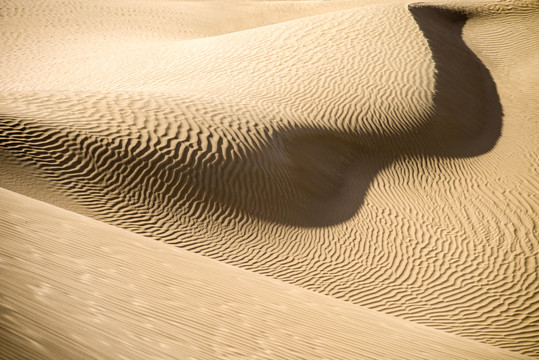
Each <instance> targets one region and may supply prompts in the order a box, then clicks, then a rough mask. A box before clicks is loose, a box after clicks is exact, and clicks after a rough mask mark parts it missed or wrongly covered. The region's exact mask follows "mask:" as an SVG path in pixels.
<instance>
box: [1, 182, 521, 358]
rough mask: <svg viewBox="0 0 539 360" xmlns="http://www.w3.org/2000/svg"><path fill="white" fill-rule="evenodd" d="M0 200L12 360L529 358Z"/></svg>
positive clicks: (38, 206)
mask: <svg viewBox="0 0 539 360" xmlns="http://www.w3.org/2000/svg"><path fill="white" fill-rule="evenodd" d="M0 198H1V199H2V202H1V205H0V214H1V216H2V219H3V222H2V224H1V225H0V234H1V236H2V238H3V239H5V240H4V242H3V247H2V250H1V252H0V255H1V256H2V259H3V261H2V262H1V263H0V269H1V272H2V276H3V289H4V291H5V294H4V296H2V300H0V306H1V308H2V316H3V326H2V328H1V330H0V331H1V334H2V343H3V346H2V349H3V356H2V357H3V358H4V357H6V358H16V359H22V358H30V359H35V358H40V359H46V358H47V359H58V358H66V359H67V358H69V359H73V358H90V357H91V358H94V357H95V358H103V359H109V358H110V359H119V358H128V359H139V358H140V359H148V358H152V359H158V358H159V359H168V358H179V359H187V358H211V359H226V358H234V359H237V358H249V359H255V358H256V359H292V358H302V359H306V358H311V359H320V358H330V359H333V358H340V359H344V358H348V359H358V358H361V359H366V358H384V359H388V358H393V359H394V358H399V359H404V358H410V359H440V358H443V357H446V356H447V355H448V354H450V357H451V358H452V359H472V358H473V359H488V360H491V359H525V358H526V357H525V356H522V355H520V356H519V355H518V354H515V353H511V352H509V351H506V350H502V349H500V348H497V347H494V346H490V345H485V344H481V343H479V342H476V341H471V340H466V339H463V338H460V337H458V336H455V335H450V334H447V333H444V332H442V331H437V330H434V329H431V328H428V327H426V326H421V325H417V324H414V323H411V322H408V321H405V320H402V319H399V318H396V317H392V316H389V315H385V314H382V313H380V312H376V311H372V310H367V309H365V308H363V307H360V306H355V305H353V304H351V303H348V302H345V301H341V300H337V299H334V298H331V297H326V296H323V295H321V294H317V293H314V292H311V291H308V290H305V289H301V288H298V287H295V286H293V285H289V284H286V283H283V282H279V281H276V280H273V279H270V278H267V277H264V276H261V275H257V274H255V273H253V272H250V271H246V270H241V269H238V268H236V267H233V266H230V265H226V264H224V263H222V262H218V261H215V260H211V259H208V258H206V257H202V256H200V255H196V254H192V253H191V252H188V251H185V250H181V249H178V248H171V247H169V246H168V245H166V244H162V243H159V242H156V241H153V240H152V239H148V238H144V237H141V236H138V235H134V234H132V233H129V232H127V231H125V230H120V229H117V228H114V227H112V226H109V225H105V224H102V223H99V222H97V221H95V220H91V219H88V218H85V217H83V216H80V215H77V214H74V213H71V212H68V211H66V210H63V209H59V208H55V207H53V206H51V205H48V204H45V203H40V202H38V201H36V200H33V199H30V198H24V197H23V196H21V195H19V194H15V193H12V192H9V191H7V190H0ZM21 222H23V223H24V227H23V226H21ZM51 264H54V265H53V266H51ZM141 265H142V266H141ZM22 299H24V301H21V300H22ZM44 310H45V311H44ZM21 350H23V351H24V352H21Z"/></svg>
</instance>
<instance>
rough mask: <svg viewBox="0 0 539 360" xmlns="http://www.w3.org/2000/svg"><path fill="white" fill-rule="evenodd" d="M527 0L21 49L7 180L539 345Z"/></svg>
mask: <svg viewBox="0 0 539 360" xmlns="http://www.w3.org/2000/svg"><path fill="white" fill-rule="evenodd" d="M173 3H174V5H170V6H179V5H178V3H175V2H173ZM161 5H162V6H163V7H166V6H168V5H165V4H161ZM189 6H191V5H189ZM317 6H322V5H317ZM334 6H335V7H332V8H331V10H336V9H338V8H340V7H341V6H342V8H346V7H349V3H337V4H335V5H334ZM133 8H136V6H134V7H133ZM538 8H539V7H538V6H537V4H535V3H533V2H510V3H488V2H484V3H464V4H459V3H433V4H427V3H425V4H423V3H421V4H403V3H396V4H382V5H372V6H363V7H357V8H352V9H346V10H341V11H335V12H329V13H326V14H322V15H318V16H314V17H305V18H302V19H298V20H295V21H290V22H283V23H278V24H274V25H271V26H265V27H256V28H251V27H254V26H253V25H252V24H251V25H249V26H247V25H244V26H243V28H242V26H238V27H237V28H235V30H242V29H247V30H244V31H240V32H236V33H230V34H226V35H221V36H215V37H208V38H201V39H192V40H188V41H179V39H178V38H177V37H175V36H173V35H172V34H171V36H170V37H169V38H167V36H166V35H167V31H164V30H162V29H160V30H159V31H157V30H155V31H154V30H152V29H149V28H145V27H142V28H141V29H142V30H140V31H142V32H144V33H145V32H148V33H149V34H158V35H159V39H156V38H155V37H154V38H152V41H147V40H144V39H137V40H136V41H133V42H131V43H129V44H128V45H126V44H121V41H120V40H121V39H120V38H121V37H119V39H118V42H119V45H118V48H117V49H116V48H110V47H106V46H103V47H102V49H101V51H100V50H99V49H100V47H99V46H90V48H91V49H92V51H91V52H83V53H78V54H77V55H76V56H75V55H70V54H66V56H65V58H63V59H62V61H57V60H50V59H47V57H45V58H38V59H32V58H30V59H21V62H22V63H24V64H31V65H32V67H21V66H20V64H19V65H16V64H10V66H13V67H12V69H15V68H16V69H15V70H13V71H11V72H7V73H5V74H4V75H2V77H1V78H0V79H1V84H2V85H1V86H2V91H1V93H0V118H1V120H0V159H2V165H3V169H2V172H1V174H2V176H1V177H0V185H2V186H5V187H7V188H11V189H14V190H17V191H19V192H22V193H26V194H30V195H32V196H35V197H37V198H43V199H46V200H47V201H49V202H52V203H54V204H58V205H61V206H63V207H66V208H69V209H72V210H75V211H78V212H81V213H84V214H86V215H90V216H92V217H94V218H97V219H99V220H103V221H105V222H107V223H110V224H114V225H117V226H120V227H122V228H124V229H128V230H131V231H133V232H136V233H138V234H142V235H145V236H147V237H150V238H154V239H157V240H162V241H165V242H168V243H171V244H176V245H178V246H181V247H184V248H186V249H190V250H194V251H196V252H199V253H201V254H204V255H207V256H210V257H212V258H214V259H218V260H223V261H226V262H228V263H231V264H234V265H238V266H241V267H243V268H246V269H249V270H253V271H255V272H259V273H262V274H265V275H269V276H272V277H274V278H277V279H281V280H285V281H287V282H290V283H293V284H296V285H300V286H303V287H305V288H308V289H312V290H315V291H318V292H321V293H323V294H327V295H332V296H334V297H339V298H344V299H346V300H349V301H350V302H352V303H356V304H360V305H366V306H369V307H371V308H373V309H376V310H380V311H384V312H387V313H390V314H394V315H397V316H400V317H404V318H407V319H412V320H414V321H416V322H419V323H423V324H427V325H431V326H433V327H435V328H438V329H443V330H447V331H450V332H453V333H456V334H461V335H466V336H469V337H472V338H474V339H477V340H480V341H484V342H487V343H491V344H494V345H498V346H503V347H507V348H509V349H512V350H517V351H521V352H523V353H526V354H531V355H536V356H537V355H539V354H538V351H539V350H538V344H537V341H536V340H535V338H536V337H537V336H536V335H537V334H538V333H539V329H538V328H537V316H536V315H535V314H536V312H537V294H538V291H537V290H538V289H537V287H538V286H537V284H538V282H537V272H536V269H537V260H538V256H537V249H538V247H539V246H538V244H537V240H536V239H537V233H536V229H537V225H538V224H537V222H538V217H537V210H538V203H537V201H536V199H535V196H536V194H537V188H538V182H537V178H538V177H537V175H539V174H538V168H537V163H538V161H537V160H538V154H539V151H538V149H537V145H536V144H537V135H538V134H539V129H538V128H537V122H536V121H535V120H536V116H537V114H539V111H538V110H539V109H538V108H537V105H534V102H533V96H534V91H533V89H534V87H535V86H536V85H537V73H536V71H535V70H533V69H534V67H533V64H536V62H537V61H536V60H535V57H534V56H533V54H537V52H538V51H539V44H538V40H537V38H536V37H535V36H533V35H534V34H536V33H537V30H538V29H537V25H536V24H537V23H539V15H538V13H539V9H538ZM107 11H108V10H107ZM311 11H314V12H316V11H319V12H322V10H320V8H319V9H318V10H311ZM307 13H309V12H306V14H307ZM309 14H310V13H309ZM288 16H289V15H286V16H283V19H288ZM297 17H300V16H299V15H297ZM522 24H525V25H522ZM260 25H262V24H260ZM186 27H189V26H187V25H186ZM36 28H38V29H39V27H36ZM191 28H195V26H194V25H193V26H191ZM513 28H514V30H513ZM197 29H199V28H197ZM175 31H177V30H175ZM124 32H125V30H117V33H118V34H120V35H121V34H124ZM222 32H223V31H222ZM217 33H219V32H217ZM197 34H198V35H196V36H204V35H208V34H207V33H203V31H202V30H200V33H197ZM6 36H7V35H6ZM155 36H157V35H155ZM150 37H151V36H150ZM193 37H195V35H193ZM29 44H31V42H30V43H29ZM79 45H80V44H79ZM6 46H7V45H6ZM498 49H500V50H498ZM521 49H522V50H521ZM94 50H95V51H94ZM519 51H520V52H522V56H515V53H518V52H519ZM14 53H16V52H14ZM20 54H22V52H21V53H20ZM12 62H13V59H12ZM66 64H69V65H70V71H69V72H68V73H66ZM522 74H525V75H522ZM515 78H516V79H518V82H517V81H515V80H514V79H515ZM515 94H518V95H515ZM21 179H24V181H21ZM27 184H30V185H31V184H34V185H35V184H39V185H40V186H41V185H43V186H46V187H47V189H48V191H49V192H50V193H48V194H40V193H39V192H38V191H36V190H35V189H32V188H31V186H30V187H29V186H28V185H27Z"/></svg>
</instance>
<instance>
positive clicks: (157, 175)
mask: <svg viewBox="0 0 539 360" xmlns="http://www.w3.org/2000/svg"><path fill="white" fill-rule="evenodd" d="M409 11H410V13H411V15H412V16H413V18H414V19H415V21H416V23H417V24H418V26H419V29H420V30H421V31H422V33H423V35H424V36H425V38H426V39H427V41H428V44H429V46H430V50H431V53H432V58H433V60H434V62H435V71H436V83H435V95H434V98H433V105H434V109H433V113H432V114H431V116H430V117H429V118H428V119H427V120H428V121H426V122H424V125H422V126H420V127H416V128H413V129H411V130H410V131H408V132H407V133H404V134H402V133H401V134H399V135H392V134H390V133H388V134H378V135H372V134H367V133H361V132H359V133H354V134H352V133H344V132H339V131H338V130H330V129H322V128H312V127H310V128H307V127H299V126H298V127H296V128H290V129H286V130H283V129H280V130H275V132H274V133H273V134H272V135H271V136H270V135H268V134H269V132H268V133H263V132H264V131H265V130H267V129H265V130H257V131H260V133H259V134H256V135H257V137H259V138H264V139H265V140H264V141H265V143H264V144H263V145H260V147H259V148H257V149H256V150H244V152H243V153H242V154H240V156H238V154H234V153H231V150H230V147H228V148H224V147H223V139H219V140H218V141H217V142H216V143H215V144H213V145H212V143H211V142H209V143H208V144H207V148H204V146H203V144H202V139H201V138H200V137H199V139H198V144H196V145H195V144H192V143H190V144H187V145H186V144H183V145H186V146H188V147H189V149H188V150H185V151H181V150H180V149H179V148H180V145H178V146H173V145H172V143H169V141H170V139H169V140H166V141H165V140H162V139H160V138H159V137H157V140H156V141H157V142H156V143H155V144H150V143H149V141H150V140H147V139H149V138H150V137H148V136H146V137H142V136H140V137H139V138H138V139H136V138H132V139H129V140H125V139H123V140H122V139H120V140H118V141H116V140H114V141H112V140H111V139H110V138H108V137H107V136H104V137H99V136H98V135H95V134H93V135H91V134H84V137H83V138H84V139H85V140H84V141H77V140H75V139H77V138H78V137H77V136H66V134H65V132H66V131H68V130H62V129H48V130H47V131H48V133H47V132H44V130H43V129H42V128H41V127H40V123H39V122H35V123H34V124H33V125H31V122H28V124H27V122H26V121H25V120H24V119H22V118H21V119H12V120H10V118H8V117H5V118H4V119H3V121H0V140H2V141H0V150H1V149H4V150H6V151H7V152H8V153H11V154H12V155H13V156H15V157H18V158H20V159H24V160H26V161H30V162H33V163H34V164H35V165H36V166H38V167H41V168H43V169H44V170H46V171H44V173H45V174H49V175H46V176H50V177H51V178H52V179H54V180H55V181H56V182H57V183H60V184H64V186H65V188H66V189H68V190H69V192H68V193H70V194H71V192H72V193H73V194H72V195H73V196H74V197H75V198H78V199H79V200H80V199H87V203H85V206H87V207H92V208H96V209H98V210H99V211H101V212H104V213H107V212H111V211H115V209H116V208H121V207H123V208H124V209H126V214H128V215H126V216H128V217H129V221H131V222H132V223H133V224H135V223H136V224H141V223H142V225H137V226H140V227H144V226H146V227H151V226H153V225H151V223H152V222H155V220H153V219H160V218H163V219H168V218H173V219H174V221H181V216H191V214H201V213H209V214H210V215H214V217H218V216H219V215H223V216H226V214H227V213H228V212H230V211H239V212H240V213H242V214H243V215H242V216H241V217H242V218H244V217H245V216H254V217H257V218H261V219H265V220H268V221H272V222H277V223H281V224H286V225H294V226H301V227H323V226H331V225H334V224H338V223H341V222H343V221H345V220H347V219H349V218H350V217H352V216H354V214H356V213H357V211H358V210H359V209H360V207H361V206H362V204H363V202H364V199H365V196H366V193H367V191H368V189H369V187H370V186H371V184H372V182H373V180H374V179H375V178H376V176H377V174H378V173H379V172H380V171H381V170H382V169H384V168H385V167H387V166H389V165H390V164H392V163H393V161H395V159H398V158H402V157H407V156H435V157H452V158H455V157H473V156H477V155H480V154H483V153H485V152H487V151H489V150H490V149H492V148H493V147H494V145H495V144H496V142H497V140H498V138H499V137H500V134H501V128H502V108H501V104H500V100H499V97H498V94H497V91H496V85H495V83H494V80H493V79H492V77H491V75H490V73H489V71H488V69H487V68H486V67H485V66H484V65H483V63H482V62H481V60H480V59H479V58H478V57H477V56H476V55H475V54H474V53H473V52H472V51H471V50H470V49H469V48H468V47H467V46H466V44H465V43H464V41H463V39H462V28H463V26H464V24H465V23H466V21H467V18H466V15H465V14H463V13H460V12H458V11H453V10H446V9H441V8H438V7H436V6H429V5H421V4H414V5H410V6H409ZM388 116H389V115H388ZM147 131H150V130H147ZM21 134H22V135H21ZM25 134H26V135H25ZM29 134H30V136H28V135H29ZM36 134H41V135H39V136H37V135H36ZM246 135H247V136H249V134H246ZM57 139H60V140H58V141H57ZM143 139H146V140H143ZM145 142H146V143H145ZM96 198H99V199H100V200H99V201H96V200H95V199H96ZM80 201H83V200H80ZM103 202H107V205H106V206H107V207H106V208H103V205H102V204H101V203H103ZM94 203H95V204H94ZM104 210H106V211H104ZM181 214H187V215H181ZM114 216H116V215H114ZM145 219H148V220H145ZM178 219H179V220H178ZM126 221H127V220H126ZM145 221H148V222H149V223H150V225H148V223H146V222H145ZM161 223H162V224H164V223H165V222H161ZM161 226H164V225H160V224H158V223H155V227H156V228H159V227H161ZM167 226H168V227H170V228H174V226H175V224H174V223H172V224H169V225H167ZM163 230H164V229H159V230H158V232H159V233H160V232H162V231H163ZM156 231H157V230H156ZM156 236H157V235H156Z"/></svg>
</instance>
